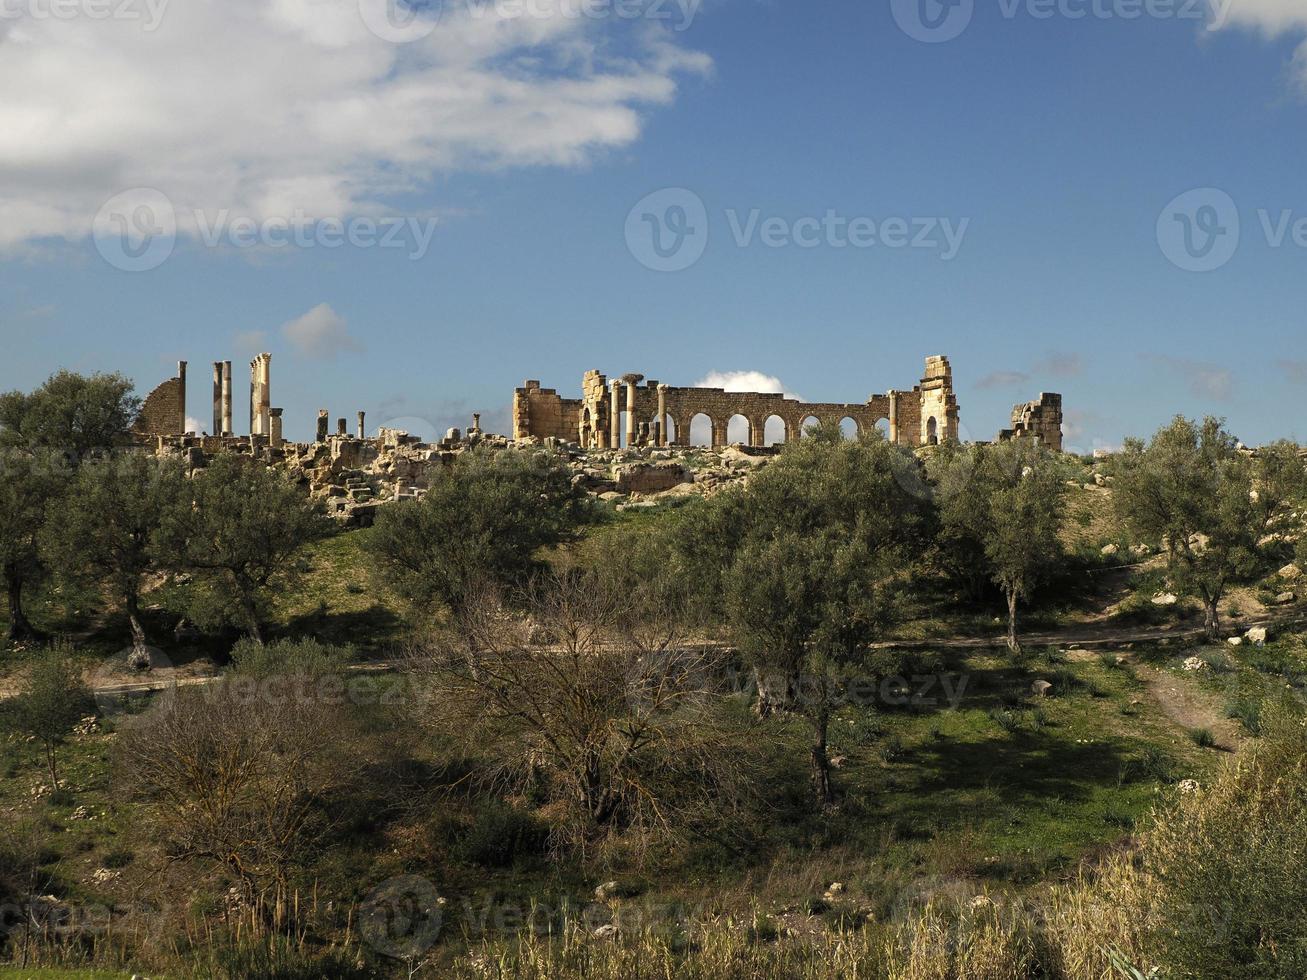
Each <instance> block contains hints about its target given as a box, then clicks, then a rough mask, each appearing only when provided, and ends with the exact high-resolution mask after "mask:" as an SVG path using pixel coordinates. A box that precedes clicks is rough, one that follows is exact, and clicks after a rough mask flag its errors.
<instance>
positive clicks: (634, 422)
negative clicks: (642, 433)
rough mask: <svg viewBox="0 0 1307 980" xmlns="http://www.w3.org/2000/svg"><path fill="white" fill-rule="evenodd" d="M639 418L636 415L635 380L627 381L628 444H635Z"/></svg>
mask: <svg viewBox="0 0 1307 980" xmlns="http://www.w3.org/2000/svg"><path fill="white" fill-rule="evenodd" d="M638 424H639V420H638V419H637V418H636V417H635V382H634V381H628V382H627V383H626V445H627V446H634V445H635V433H636V430H637V426H638Z"/></svg>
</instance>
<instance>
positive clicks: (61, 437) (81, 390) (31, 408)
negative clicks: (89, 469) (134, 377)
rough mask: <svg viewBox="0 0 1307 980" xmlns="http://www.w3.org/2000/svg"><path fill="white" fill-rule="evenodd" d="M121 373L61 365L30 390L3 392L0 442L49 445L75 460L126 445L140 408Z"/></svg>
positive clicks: (29, 446) (23, 445) (19, 444)
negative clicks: (82, 371) (85, 371)
mask: <svg viewBox="0 0 1307 980" xmlns="http://www.w3.org/2000/svg"><path fill="white" fill-rule="evenodd" d="M132 390H133V385H132V382H131V380H130V379H128V378H125V377H123V376H122V375H121V374H93V375H91V376H90V377H87V376H86V375H82V374H77V373H76V372H73V371H59V372H57V373H56V374H53V375H51V376H50V378H49V379H48V380H47V381H46V382H45V384H43V385H41V387H39V388H37V389H36V390H35V391H33V392H31V393H30V394H25V393H23V392H21V391H9V392H5V393H4V394H0V445H5V446H10V447H14V446H21V447H25V448H29V449H37V448H39V449H47V450H52V451H55V452H59V453H64V454H67V455H68V456H70V457H71V458H73V459H75V460H80V459H83V458H85V457H86V456H87V455H89V454H93V453H95V452H97V451H100V450H105V449H110V448H113V447H115V446H121V445H124V444H125V443H126V442H127V441H128V436H129V433H130V431H131V428H132V425H133V424H134V423H135V421H136V418H137V415H138V414H139V412H140V407H141V402H140V399H139V398H137V397H135V396H134V395H133V394H132Z"/></svg>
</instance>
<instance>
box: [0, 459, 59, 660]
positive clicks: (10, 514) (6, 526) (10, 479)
mask: <svg viewBox="0 0 1307 980" xmlns="http://www.w3.org/2000/svg"><path fill="white" fill-rule="evenodd" d="M66 482H67V472H66V464H65V463H64V461H63V459H62V457H59V456H55V455H53V454H51V453H49V452H45V451H40V450H38V451H30V450H26V449H14V448H10V449H0V575H3V578H4V585H5V594H6V597H7V599H8V620H7V623H6V626H5V639H6V640H8V641H9V642H17V641H20V640H30V639H32V638H34V637H35V636H36V630H35V629H34V628H33V627H32V624H31V622H30V621H29V620H28V618H27V613H26V611H25V609H24V606H23V592H24V590H25V589H27V588H28V587H29V586H31V585H32V584H33V583H35V582H36V581H38V580H39V578H40V577H41V576H42V574H43V573H44V572H45V570H46V568H45V563H44V562H43V561H42V553H41V547H40V531H41V527H42V525H43V524H44V522H45V515H46V509H47V508H48V507H49V506H50V504H51V502H52V501H54V500H56V499H57V497H58V495H59V494H60V493H61V492H62V490H63V488H64V486H65V484H66Z"/></svg>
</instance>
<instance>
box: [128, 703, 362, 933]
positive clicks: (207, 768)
mask: <svg viewBox="0 0 1307 980" xmlns="http://www.w3.org/2000/svg"><path fill="white" fill-rule="evenodd" d="M257 680H258V679H257V678H240V677H227V678H224V679H223V680H222V681H220V682H218V683H217V684H213V685H211V686H209V687H208V688H207V689H205V690H202V691H201V690H198V689H179V690H175V691H173V692H170V693H169V694H167V695H166V696H164V697H162V698H161V699H160V700H159V701H158V702H157V703H156V704H155V705H154V706H153V707H152V708H151V709H150V710H149V711H148V712H146V713H145V714H144V715H142V716H141V717H140V718H138V719H136V720H135V721H134V723H132V724H130V725H128V726H126V728H125V730H124V731H123V733H122V735H121V737H120V739H119V743H118V760H117V761H118V764H119V771H120V773H122V775H123V776H124V777H125V783H126V785H127V787H128V790H129V792H131V793H132V795H133V796H134V798H135V799H136V800H137V801H138V802H139V803H140V804H141V805H142V807H143V810H144V812H145V814H146V817H147V820H148V821H149V822H150V823H151V824H152V825H153V827H154V831H155V832H156V833H157V834H158V835H159V836H160V838H161V839H162V840H163V842H164V844H165V847H166V850H167V852H168V854H169V855H170V857H171V858H173V859H185V860H196V861H199V862H202V863H207V864H208V865H209V866H210V867H211V868H213V869H214V870H217V871H220V872H223V873H225V874H228V875H230V876H231V877H233V878H234V879H235V880H236V881H237V882H238V883H239V886H240V888H241V889H242V891H243V897H244V899H245V900H246V901H247V902H248V903H249V905H250V907H251V908H253V909H257V910H259V911H260V912H261V913H262V914H263V916H264V919H265V921H266V922H268V923H269V924H271V925H273V926H274V927H280V926H282V925H284V924H285V920H286V914H285V909H284V905H283V903H284V900H285V898H286V896H287V895H288V894H289V889H290V887H291V877H292V874H293V872H294V870H295V869H296V868H297V867H299V866H301V865H303V864H304V863H305V861H306V860H307V858H308V856H309V855H310V854H311V853H312V850H313V848H314V846H315V844H317V843H319V842H320V841H321V840H322V839H323V838H324V837H325V836H326V835H327V834H328V833H329V832H330V830H331V829H332V826H333V819H332V817H331V813H332V808H331V806H330V805H329V802H330V800H331V798H332V797H333V795H334V794H335V793H336V792H337V791H339V790H341V789H343V788H344V787H346V786H347V785H348V784H349V782H350V780H351V778H352V775H353V773H354V771H355V768H354V767H355V765H356V762H355V761H354V760H353V758H352V755H351V753H350V752H349V751H348V747H349V745H350V735H349V732H350V728H351V722H350V715H349V713H348V711H347V710H346V709H345V707H344V706H343V705H341V704H340V703H337V702H336V701H334V700H332V699H329V698H322V697H318V696H315V687H314V685H313V684H309V683H292V681H294V680H296V679H295V678H285V679H283V680H284V681H285V683H281V684H270V683H269V682H268V681H267V680H266V679H264V680H263V681H262V682H261V683H254V682H253V681H257ZM243 681H251V683H244V682H243Z"/></svg>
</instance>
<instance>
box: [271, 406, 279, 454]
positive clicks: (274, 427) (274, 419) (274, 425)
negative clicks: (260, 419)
mask: <svg viewBox="0 0 1307 980" xmlns="http://www.w3.org/2000/svg"><path fill="white" fill-rule="evenodd" d="M281 411H282V410H281V409H280V408H273V409H269V410H268V445H269V446H271V447H272V448H273V449H280V448H281Z"/></svg>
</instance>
